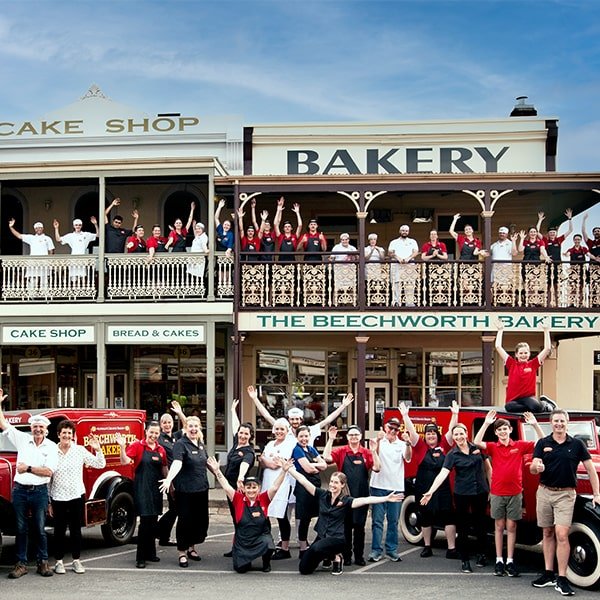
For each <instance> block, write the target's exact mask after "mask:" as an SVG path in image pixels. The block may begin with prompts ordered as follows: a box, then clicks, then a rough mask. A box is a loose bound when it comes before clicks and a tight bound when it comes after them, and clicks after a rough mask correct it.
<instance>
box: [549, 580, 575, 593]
mask: <svg viewBox="0 0 600 600" xmlns="http://www.w3.org/2000/svg"><path fill="white" fill-rule="evenodd" d="M554 589H555V590H556V591H557V592H560V593H561V594H562V595H563V596H574V595H575V592H574V591H573V588H572V587H571V586H570V585H569V582H568V581H567V578H566V577H557V578H556V585H555V586H554Z"/></svg>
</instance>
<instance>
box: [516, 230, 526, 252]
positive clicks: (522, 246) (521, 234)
mask: <svg viewBox="0 0 600 600" xmlns="http://www.w3.org/2000/svg"><path fill="white" fill-rule="evenodd" d="M517 250H518V251H519V252H520V253H523V252H524V251H525V230H524V229H521V231H519V244H518V246H517Z"/></svg>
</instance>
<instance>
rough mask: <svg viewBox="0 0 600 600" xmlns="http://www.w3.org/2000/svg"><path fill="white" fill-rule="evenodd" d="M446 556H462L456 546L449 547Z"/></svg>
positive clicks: (453, 557)
mask: <svg viewBox="0 0 600 600" xmlns="http://www.w3.org/2000/svg"><path fill="white" fill-rule="evenodd" d="M446 558H450V559H457V558H460V554H459V553H458V550H457V549H456V548H448V550H446Z"/></svg>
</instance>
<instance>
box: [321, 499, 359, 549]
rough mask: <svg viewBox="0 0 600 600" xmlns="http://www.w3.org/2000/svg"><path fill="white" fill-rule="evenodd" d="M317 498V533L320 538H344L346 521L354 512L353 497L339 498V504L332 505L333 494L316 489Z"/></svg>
mask: <svg viewBox="0 0 600 600" xmlns="http://www.w3.org/2000/svg"><path fill="white" fill-rule="evenodd" d="M315 496H316V497H317V499H318V501H319V520H318V521H317V525H316V526H315V531H316V532H317V533H318V534H319V537H320V538H332V537H337V538H342V539H343V538H344V520H345V519H346V515H347V514H348V513H349V512H350V511H351V510H352V501H353V500H354V498H353V497H352V496H338V499H337V502H336V503H335V504H334V505H333V506H332V505H331V492H329V491H327V490H323V489H321V488H315Z"/></svg>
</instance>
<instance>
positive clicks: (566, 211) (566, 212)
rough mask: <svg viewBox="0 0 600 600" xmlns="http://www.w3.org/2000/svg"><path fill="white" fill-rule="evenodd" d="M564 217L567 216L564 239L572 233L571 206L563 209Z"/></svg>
mask: <svg viewBox="0 0 600 600" xmlns="http://www.w3.org/2000/svg"><path fill="white" fill-rule="evenodd" d="M565 217H567V222H568V228H567V233H565V239H566V238H568V237H569V236H570V235H571V234H572V233H573V210H572V209H571V208H567V210H565Z"/></svg>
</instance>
